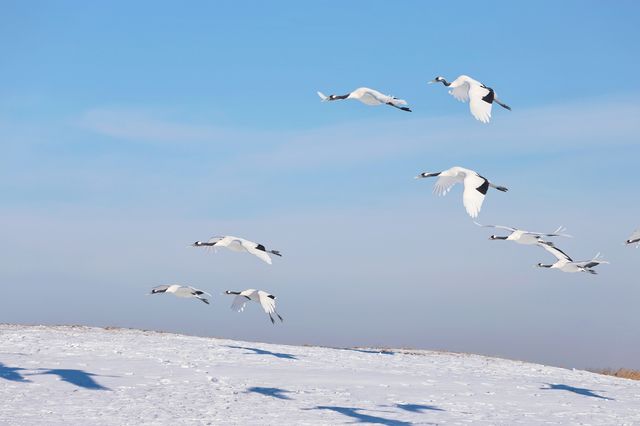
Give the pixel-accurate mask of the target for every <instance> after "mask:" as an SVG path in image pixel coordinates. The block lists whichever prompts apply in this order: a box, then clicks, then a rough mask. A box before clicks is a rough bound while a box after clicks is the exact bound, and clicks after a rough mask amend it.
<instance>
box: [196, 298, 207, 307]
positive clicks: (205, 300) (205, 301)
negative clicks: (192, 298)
mask: <svg viewBox="0 0 640 426" xmlns="http://www.w3.org/2000/svg"><path fill="white" fill-rule="evenodd" d="M198 299H200V298H198ZM200 300H202V301H203V302H204V303H206V304H207V305H209V304H210V303H209V301H208V300H207V299H200Z"/></svg>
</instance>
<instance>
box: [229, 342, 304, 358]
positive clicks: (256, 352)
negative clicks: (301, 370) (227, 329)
mask: <svg viewBox="0 0 640 426" xmlns="http://www.w3.org/2000/svg"><path fill="white" fill-rule="evenodd" d="M227 347H228V348H232V349H244V350H247V351H253V352H254V353H253V354H251V355H271V356H275V357H276V358H283V359H298V358H297V357H296V356H295V355H291V354H284V353H280V352H271V351H267V350H264V349H258V348H247V347H244V346H230V345H227ZM247 354H249V353H248V352H247Z"/></svg>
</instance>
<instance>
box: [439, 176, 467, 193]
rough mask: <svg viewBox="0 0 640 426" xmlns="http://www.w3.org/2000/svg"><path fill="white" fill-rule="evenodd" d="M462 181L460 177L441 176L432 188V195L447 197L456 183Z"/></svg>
mask: <svg viewBox="0 0 640 426" xmlns="http://www.w3.org/2000/svg"><path fill="white" fill-rule="evenodd" d="M462 181H463V178H462V177H461V176H441V177H439V178H438V180H437V181H436V183H435V185H434V186H433V193H434V194H437V195H447V193H448V192H449V191H451V188H453V186H454V185H455V184H456V183H458V182H462Z"/></svg>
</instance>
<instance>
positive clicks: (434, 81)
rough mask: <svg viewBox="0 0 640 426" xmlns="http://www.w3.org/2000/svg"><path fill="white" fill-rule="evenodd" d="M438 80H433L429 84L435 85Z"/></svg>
mask: <svg viewBox="0 0 640 426" xmlns="http://www.w3.org/2000/svg"><path fill="white" fill-rule="evenodd" d="M437 82H438V80H431V81H427V84H433V83H437Z"/></svg>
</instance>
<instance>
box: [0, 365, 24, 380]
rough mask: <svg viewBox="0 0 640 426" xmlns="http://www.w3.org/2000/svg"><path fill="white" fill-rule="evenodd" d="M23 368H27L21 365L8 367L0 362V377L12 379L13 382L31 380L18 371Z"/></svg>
mask: <svg viewBox="0 0 640 426" xmlns="http://www.w3.org/2000/svg"><path fill="white" fill-rule="evenodd" d="M22 370H25V369H24V368H20V367H7V366H5V365H4V364H3V363H1V362H0V378H3V379H5V380H11V381H12V382H25V383H26V382H30V381H31V380H28V379H26V378H25V377H24V376H23V375H22V374H20V373H19V372H18V371H22Z"/></svg>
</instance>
